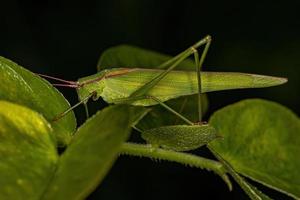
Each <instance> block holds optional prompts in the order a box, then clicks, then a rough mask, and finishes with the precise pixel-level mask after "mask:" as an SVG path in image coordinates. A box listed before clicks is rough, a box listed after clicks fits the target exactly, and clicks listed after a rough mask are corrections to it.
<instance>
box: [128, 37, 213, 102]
mask: <svg viewBox="0 0 300 200" xmlns="http://www.w3.org/2000/svg"><path fill="white" fill-rule="evenodd" d="M210 41H211V37H210V36H206V37H205V38H203V39H201V40H199V41H198V42H197V43H195V44H194V45H193V46H191V47H189V48H188V49H187V50H185V51H183V52H182V53H180V54H178V55H177V56H175V57H174V58H171V59H170V60H168V61H166V62H165V63H163V64H162V65H161V66H163V67H166V66H169V65H170V66H169V67H168V68H167V69H166V70H165V71H163V72H162V73H161V74H159V75H158V76H156V77H154V78H153V79H152V80H150V81H149V82H148V83H146V84H145V85H143V86H142V87H140V88H139V89H137V90H136V91H135V92H133V93H132V94H131V95H130V96H131V97H134V96H143V95H146V94H147V93H148V91H150V90H151V89H152V88H153V87H154V86H155V85H156V84H157V83H158V82H159V81H160V80H161V79H163V78H164V77H165V76H166V75H167V74H168V73H169V72H170V71H172V70H173V69H175V67H177V66H178V65H179V64H180V63H181V62H182V61H184V60H185V59H186V58H188V57H189V56H190V55H192V54H193V53H194V52H195V49H197V48H198V47H200V46H202V45H205V44H207V43H210ZM202 57H205V55H204V56H203V55H202V56H201V58H202ZM201 60H202V62H203V61H204V58H203V59H200V64H201Z"/></svg>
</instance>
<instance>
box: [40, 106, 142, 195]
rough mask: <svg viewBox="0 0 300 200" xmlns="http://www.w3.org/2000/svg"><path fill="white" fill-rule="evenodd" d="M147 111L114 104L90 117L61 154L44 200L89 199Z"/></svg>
mask: <svg viewBox="0 0 300 200" xmlns="http://www.w3.org/2000/svg"><path fill="white" fill-rule="evenodd" d="M144 113H145V109H144V108H141V107H130V106H127V105H115V106H110V107H108V108H105V109H103V110H101V111H99V112H98V113H96V114H95V115H94V116H93V117H91V118H90V119H88V120H87V121H86V122H85V123H84V124H83V125H82V126H81V127H80V128H79V129H78V131H77V133H76V134H75V136H74V138H73V140H72V142H71V143H70V145H69V146H68V148H67V150H66V151H65V152H64V153H63V155H62V156H61V158H60V162H59V165H58V166H57V171H56V173H55V175H54V178H53V180H52V182H51V184H50V185H49V188H48V190H47V192H46V193H45V196H44V199H55V200H59V199H72V200H76V199H84V198H86V197H87V195H88V194H89V193H90V192H91V191H93V189H95V188H96V187H97V185H98V184H99V183H100V182H101V181H102V180H103V178H104V176H105V175H106V174H107V172H108V171H109V169H110V168H111V166H112V165H113V163H114V161H115V160H116V158H117V156H118V153H119V150H120V148H121V145H122V143H123V142H124V141H125V140H126V139H127V138H128V136H129V132H130V127H131V126H132V125H133V123H135V122H136V120H137V119H139V118H140V116H141V115H143V114H144Z"/></svg>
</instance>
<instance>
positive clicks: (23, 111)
mask: <svg viewBox="0 0 300 200" xmlns="http://www.w3.org/2000/svg"><path fill="white" fill-rule="evenodd" d="M51 134H52V129H51V127H50V124H49V123H48V122H47V121H46V120H45V119H44V118H43V117H42V116H41V115H40V114H38V113H36V112H34V111H33V110H30V109H28V108H26V107H23V106H20V105H18V104H13V103H10V102H7V101H0V185H1V187H0V199H14V200H18V199H20V200H22V199H32V200H35V199H36V200H37V199H40V197H41V195H42V194H43V192H44V190H45V188H46V187H47V184H48V182H49V181H50V179H51V177H52V174H53V172H54V171H55V166H56V163H57V160H58V155H57V152H56V144H55V139H54V138H53V137H51Z"/></svg>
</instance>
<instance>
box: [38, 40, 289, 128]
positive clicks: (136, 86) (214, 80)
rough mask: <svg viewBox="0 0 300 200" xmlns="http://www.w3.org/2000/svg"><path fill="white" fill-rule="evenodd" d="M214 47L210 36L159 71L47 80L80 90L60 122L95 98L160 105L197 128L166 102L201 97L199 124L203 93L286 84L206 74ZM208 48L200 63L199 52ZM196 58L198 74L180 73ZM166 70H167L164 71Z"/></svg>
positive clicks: (129, 70) (254, 77)
mask: <svg viewBox="0 0 300 200" xmlns="http://www.w3.org/2000/svg"><path fill="white" fill-rule="evenodd" d="M210 43H211V37H210V36H206V37H205V38H203V39H201V40H200V41H198V42H197V43H195V44H194V45H192V46H191V47H190V48H188V49H186V50H185V51H183V52H182V53H179V54H178V55H177V56H175V57H173V58H171V59H170V60H168V61H166V62H164V63H162V64H161V65H160V66H158V67H156V69H143V68H112V69H105V70H103V71H100V72H98V73H97V74H94V75H91V76H87V77H83V78H80V79H79V80H78V81H77V82H75V81H65V80H62V79H58V78H54V77H50V76H45V75H41V76H44V77H46V78H50V79H55V80H57V81H61V82H62V84H53V85H55V86H65V87H72V88H76V90H77V93H78V97H79V102H78V103H77V104H75V105H74V106H72V107H71V108H70V109H68V110H66V111H65V112H63V113H61V114H60V115H58V116H57V117H56V118H55V119H54V120H58V119H60V118H61V117H63V116H64V115H65V114H67V113H68V112H69V111H70V110H72V109H74V108H75V107H76V106H78V105H80V104H82V103H83V104H84V105H86V103H87V101H88V100H89V99H90V98H92V99H93V100H97V99H98V98H99V97H102V98H103V99H104V100H105V101H106V102H107V103H113V104H117V103H127V104H131V105H136V106H152V105H156V104H160V105H161V106H163V107H164V108H166V109H167V110H168V111H170V112H172V113H174V114H175V115H177V116H178V117H180V118H181V119H182V120H183V121H185V122H186V123H188V124H190V125H192V124H194V123H193V122H191V121H190V120H188V119H186V118H185V117H184V116H182V115H180V114H179V113H177V112H176V111H175V110H173V109H172V108H170V107H169V106H167V105H166V104H165V103H164V102H165V101H167V100H170V99H174V98H178V97H181V96H187V95H193V94H198V113H199V122H201V120H202V111H201V96H200V95H201V93H205V92H212V91H219V90H229V89H242V88H262V87H270V86H275V85H280V84H283V83H285V82H286V81H287V79H286V78H281V77H272V76H264V75H256V74H247V73H236V72H202V71H201V68H202V65H203V62H204V59H205V57H206V54H207V51H208V48H209V46H210ZM202 45H205V47H204V50H203V53H202V54H201V57H200V59H199V55H198V51H197V48H198V47H200V46H202ZM191 55H194V59H195V68H196V71H176V70H174V69H175V68H176V66H178V64H180V63H181V62H182V61H183V60H185V59H187V58H188V57H189V56H191ZM164 68H166V69H164Z"/></svg>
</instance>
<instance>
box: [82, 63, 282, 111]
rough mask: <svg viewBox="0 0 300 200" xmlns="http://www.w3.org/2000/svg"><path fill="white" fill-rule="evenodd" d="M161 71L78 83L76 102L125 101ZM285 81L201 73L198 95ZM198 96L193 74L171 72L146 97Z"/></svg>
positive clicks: (129, 71)
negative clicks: (93, 98) (89, 98)
mask: <svg viewBox="0 0 300 200" xmlns="http://www.w3.org/2000/svg"><path fill="white" fill-rule="evenodd" d="M162 72H163V70H156V69H142V68H114V69H109V70H104V71H102V72H99V73H97V74H95V75H92V76H88V77H84V78H81V79H79V80H78V83H79V84H80V85H81V86H80V87H79V88H77V92H78V95H79V99H80V100H83V99H85V98H86V97H87V96H88V95H90V94H91V93H93V92H94V93H96V96H97V97H102V98H103V99H104V100H105V101H106V102H108V103H115V102H116V101H118V100H119V99H123V98H128V97H129V96H130V95H131V94H132V93H133V92H134V91H136V90H137V89H139V88H140V87H141V86H143V85H145V84H146V83H148V82H149V81H150V80H152V79H153V78H154V77H156V76H158V75H159V74H160V73H162ZM286 81H287V79H285V78H279V77H272V76H263V75H256V74H246V73H235V72H201V92H202V93H205V92H212V91H219V90H230V89H241V88H262V87H270V86H275V85H280V84H283V83H285V82H286ZM196 93H198V83H197V75H196V72H194V71H171V72H170V73H168V74H167V75H166V76H165V77H164V78H163V79H162V80H160V81H159V82H158V84H157V85H155V86H154V87H153V88H152V89H151V90H150V91H149V92H148V93H147V95H149V96H153V97H156V98H157V99H159V100H160V101H162V102H164V101H167V100H169V99H173V98H177V97H180V96H186V95H192V94H196ZM130 104H132V105H140V106H151V105H155V104H158V102H157V101H155V100H152V99H143V100H137V101H134V102H131V103H130Z"/></svg>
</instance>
